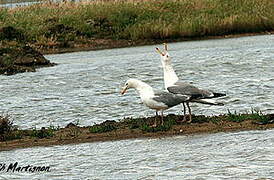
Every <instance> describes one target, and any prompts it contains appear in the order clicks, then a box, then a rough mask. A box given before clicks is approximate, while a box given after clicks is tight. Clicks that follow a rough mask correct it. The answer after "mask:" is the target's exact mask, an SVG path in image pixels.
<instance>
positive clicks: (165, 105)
mask: <svg viewBox="0 0 274 180" xmlns="http://www.w3.org/2000/svg"><path fill="white" fill-rule="evenodd" d="M130 88H134V89H136V91H137V92H138V94H139V96H140V97H141V100H142V102H143V104H145V105H146V106H147V107H149V108H150V109H155V110H156V117H155V121H154V124H153V127H156V126H157V122H156V118H157V116H158V111H161V120H162V123H161V125H163V124H164V117H163V116H164V115H163V112H164V110H166V109H169V108H171V107H173V106H176V105H178V104H180V103H183V102H185V101H187V100H189V98H190V97H189V96H187V95H181V94H173V93H169V92H166V91H154V90H153V88H152V87H151V86H150V85H148V84H147V83H145V82H142V81H140V80H138V79H129V80H127V81H126V83H125V86H124V87H123V89H122V91H121V94H125V92H126V91H127V89H130Z"/></svg>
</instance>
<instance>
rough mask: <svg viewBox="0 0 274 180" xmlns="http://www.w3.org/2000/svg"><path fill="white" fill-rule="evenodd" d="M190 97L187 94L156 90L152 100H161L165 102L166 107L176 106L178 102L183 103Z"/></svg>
mask: <svg viewBox="0 0 274 180" xmlns="http://www.w3.org/2000/svg"><path fill="white" fill-rule="evenodd" d="M189 99H190V96H187V95H181V94H173V93H169V92H164V91H162V92H156V93H155V97H154V98H153V100H155V101H158V102H162V103H164V104H166V105H167V106H168V107H173V106H176V105H178V104H180V103H183V102H185V101H188V100H189Z"/></svg>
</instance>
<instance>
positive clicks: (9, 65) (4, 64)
mask: <svg viewBox="0 0 274 180" xmlns="http://www.w3.org/2000/svg"><path fill="white" fill-rule="evenodd" d="M54 65H55V63H51V62H50V61H49V60H47V59H46V58H45V57H44V56H43V55H42V54H41V53H40V52H38V51H37V50H35V49H34V48H32V47H30V46H27V45H17V46H8V45H6V46H2V47H0V74H4V75H13V74H16V73H23V72H35V71H36V68H40V67H49V66H54Z"/></svg>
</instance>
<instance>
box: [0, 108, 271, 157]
mask: <svg viewBox="0 0 274 180" xmlns="http://www.w3.org/2000/svg"><path fill="white" fill-rule="evenodd" d="M154 118H155V117H148V118H140V119H138V118H137V119H132V118H128V119H123V120H121V121H119V122H116V121H104V122H103V123H101V124H97V125H93V126H86V127H79V126H77V125H75V124H72V123H70V124H68V125H67V126H66V127H64V128H60V129H55V130H53V131H52V132H53V134H52V135H50V136H47V134H49V133H47V130H49V128H42V129H40V130H16V131H17V133H18V132H20V133H22V134H23V135H22V137H21V138H19V139H14V140H7V141H0V152H1V151H8V150H14V149H19V148H31V147H38V146H43V147H48V146H55V145H68V144H80V143H92V142H105V141H118V140H127V139H137V138H163V137H172V136H182V135H183V136H188V135H195V134H210V133H218V132H237V131H247V130H266V129H272V128H274V114H268V115H262V114H254V113H253V114H246V115H243V114H238V115H235V114H230V115H220V116H211V117H205V116H202V115H200V116H194V119H193V123H190V124H189V123H181V122H179V121H180V120H182V119H183V116H182V115H173V114H171V115H168V116H165V125H164V126H159V127H157V128H151V127H149V124H152V122H153V121H154ZM32 131H35V136H36V137H35V136H33V135H30V134H33V132H32ZM50 132H51V131H50ZM41 135H42V136H41Z"/></svg>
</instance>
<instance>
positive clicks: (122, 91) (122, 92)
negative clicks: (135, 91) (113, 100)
mask: <svg viewBox="0 0 274 180" xmlns="http://www.w3.org/2000/svg"><path fill="white" fill-rule="evenodd" d="M127 89H128V87H127V86H125V87H123V88H122V90H121V94H122V95H123V94H125V93H126V91H127Z"/></svg>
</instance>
